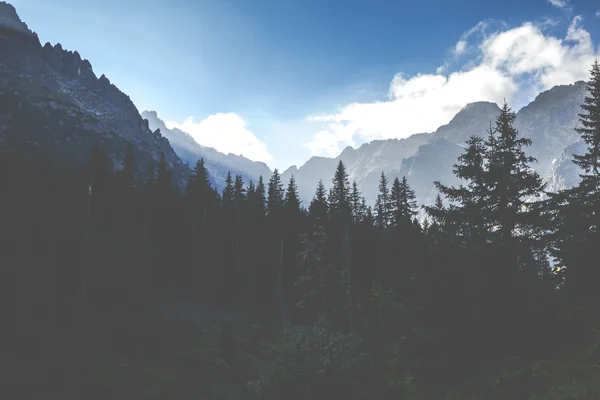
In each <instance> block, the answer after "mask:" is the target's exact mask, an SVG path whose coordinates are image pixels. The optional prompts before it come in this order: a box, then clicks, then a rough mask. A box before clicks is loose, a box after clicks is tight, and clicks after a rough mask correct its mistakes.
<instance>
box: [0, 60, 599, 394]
mask: <svg viewBox="0 0 600 400" xmlns="http://www.w3.org/2000/svg"><path fill="white" fill-rule="evenodd" d="M587 88H588V96H587V97H586V99H585V102H584V104H582V106H581V114H580V115H579V117H580V121H579V125H578V126H577V127H576V128H575V129H576V131H577V133H578V134H579V135H580V136H581V138H582V140H583V141H584V142H585V143H586V145H587V151H586V153H585V154H580V155H576V156H574V159H573V162H574V163H575V164H577V165H578V166H579V167H581V171H582V174H581V182H580V183H579V185H578V186H576V187H573V188H569V189H565V190H562V191H560V192H558V193H550V192H547V191H546V190H545V185H544V183H543V182H542V179H541V178H540V176H538V174H537V173H535V172H534V171H533V170H532V168H531V165H532V163H534V162H535V159H533V158H532V157H530V156H528V154H527V147H528V146H529V145H530V144H531V141H530V140H529V139H527V138H524V137H521V136H520V135H519V132H517V131H516V130H515V129H514V128H513V121H514V118H515V114H514V112H513V111H512V110H511V109H510V107H509V106H508V105H507V104H504V106H503V107H502V109H501V112H500V115H499V116H498V118H497V120H496V121H492V124H491V126H490V130H489V131H488V132H482V134H481V136H474V137H472V138H471V139H469V141H467V143H466V144H465V146H464V152H463V154H462V155H461V157H460V158H459V159H458V160H457V163H456V165H455V166H454V174H455V175H456V176H457V177H459V178H460V179H461V182H462V184H461V185H459V186H455V187H449V186H446V185H444V183H443V182H436V187H437V189H438V192H439V195H438V197H437V199H436V201H435V204H434V205H432V206H420V205H418V204H416V202H415V196H414V192H413V191H412V190H411V187H410V181H409V180H408V179H407V178H406V177H405V178H404V179H394V180H393V181H392V182H388V180H387V177H386V176H385V174H383V173H382V174H381V178H380V181H379V195H378V197H377V202H376V204H374V205H369V204H367V202H366V201H365V200H364V198H363V197H362V196H361V194H360V193H359V191H358V189H357V185H356V184H355V183H354V184H353V183H351V182H349V180H348V174H347V172H346V169H345V166H344V164H343V163H342V162H340V163H339V165H338V167H337V170H336V173H335V176H334V177H333V180H332V184H333V185H332V186H331V189H330V190H327V189H326V186H325V185H324V184H323V182H321V183H320V184H319V186H318V187H317V188H316V191H315V194H314V197H313V200H312V201H311V202H310V204H302V203H301V202H300V200H299V196H298V190H297V186H296V184H295V182H294V179H293V177H292V179H290V181H289V182H282V181H281V177H280V175H279V173H278V171H277V170H275V172H274V173H273V175H272V176H271V177H265V178H264V179H263V178H262V177H261V179H259V180H258V182H244V181H243V180H242V178H241V177H240V176H235V177H234V176H231V174H230V175H229V176H228V180H227V184H226V187H225V189H224V190H223V191H222V192H220V193H219V192H217V191H216V190H215V189H214V188H213V187H211V185H210V179H209V176H208V173H207V170H206V169H205V166H204V162H203V160H199V161H198V163H197V165H196V166H195V168H194V170H193V174H192V176H191V178H190V179H189V182H188V183H187V186H186V187H185V188H179V187H177V186H176V185H175V183H174V182H173V181H172V179H171V172H170V170H169V167H168V164H167V162H166V161H165V160H164V155H163V158H162V159H161V161H160V162H158V163H157V164H156V165H148V166H147V174H146V176H137V174H136V173H135V172H134V171H135V170H136V168H135V165H136V159H135V156H134V149H133V146H132V145H131V144H130V145H129V146H128V148H127V153H126V157H125V161H124V163H123V165H121V166H118V167H117V168H114V167H113V165H112V159H111V157H110V154H108V153H107V152H106V151H105V150H104V149H102V148H101V147H98V148H96V149H95V150H94V151H93V152H92V154H91V156H90V162H89V165H88V167H87V168H84V169H81V168H74V167H72V166H69V165H66V164H64V163H61V161H60V160H59V159H55V158H54V157H52V156H51V155H50V154H49V153H44V152H43V151H39V150H36V151H33V150H31V149H29V148H28V147H26V146H20V147H17V148H13V147H10V146H4V148H1V149H0V187H2V195H1V196H0V221H2V222H1V224H0V265H2V279H0V293H1V296H2V302H1V303H0V304H1V305H0V307H1V309H2V315H3V329H2V330H1V331H2V334H1V336H2V340H1V342H2V345H3V347H4V349H3V354H5V357H3V358H4V360H3V363H4V364H5V366H7V367H8V368H7V371H8V372H7V373H5V374H4V376H3V378H2V379H3V380H4V384H3V385H2V386H4V387H5V388H9V387H10V388H11V390H18V391H20V392H21V393H37V394H41V393H46V394H48V393H62V394H63V395H65V396H66V395H72V396H81V395H82V393H85V397H77V398H109V397H110V398H120V397H121V396H122V397H123V398H197V399H238V398H239V399H253V398H255V399H281V398H286V399H308V398H313V399H325V398H332V396H335V398H344V399H367V398H369V399H370V398H373V399H388V398H389V399H392V398H394V399H399V398H406V399H411V398H412V399H459V398H460V399H462V398H464V399H467V398H469V399H479V398H481V399H495V398H497V399H530V398H556V399H562V398H565V399H566V398H570V399H575V398H581V399H589V398H596V396H600V385H599V384H598V383H597V381H598V378H599V377H600V375H596V378H595V379H594V381H593V383H590V384H589V385H588V386H585V387H575V385H571V386H568V385H569V383H567V384H566V385H567V386H568V387H567V388H566V389H565V388H564V387H562V388H561V387H559V388H556V392H554V394H553V395H550V394H548V393H546V392H544V391H547V390H554V389H553V387H554V386H553V385H556V384H558V383H560V382H558V381H557V379H558V378H557V376H558V377H559V378H561V379H562V378H568V379H571V381H569V382H573V380H575V381H576V382H579V381H577V379H582V380H585V379H588V375H589V373H591V372H590V371H593V369H594V368H597V366H598V365H600V353H599V352H598V350H596V346H597V347H598V348H600V341H599V339H600V336H599V332H598V328H600V320H599V319H598V315H599V314H598V313H599V312H600V291H599V290H598V282H599V279H600V269H599V268H598V266H599V261H598V260H600V239H599V236H598V235H599V232H598V223H599V221H598V219H599V218H600V65H599V64H598V62H595V63H594V64H593V66H592V68H591V77H590V80H589V82H588V86H587ZM13 134H16V135H18V134H19V132H13ZM42 150H43V149H42ZM144 167H146V166H144ZM417 216H419V218H417ZM596 343H598V344H597V345H596ZM583 344H586V345H587V344H589V346H590V347H589V348H591V350H589V349H588V348H587V347H586V349H588V350H589V353H590V355H588V356H586V357H587V358H586V359H585V362H586V363H590V365H593V368H592V367H590V368H589V369H587V370H584V371H583V372H580V374H581V376H577V375H576V374H577V371H575V369H574V368H564V370H570V372H569V374H571V375H569V376H568V377H567V374H568V373H567V372H565V371H562V370H561V371H562V372H560V371H559V372H556V371H555V369H557V368H560V367H561V366H564V365H567V364H565V363H567V361H565V362H564V363H562V364H561V363H557V362H555V361H552V360H555V358H556V357H563V356H564V355H566V357H569V355H573V354H579V353H578V352H579V351H580V350H581V348H582V346H583ZM547 360H551V361H547ZM557 364H558V365H557ZM123 365H124V366H123ZM586 365H587V364H586ZM553 368H554V369H553ZM144 371H145V372H144ZM148 371H150V372H148ZM596 374H598V373H597V372H596ZM577 390H579V392H576V391H577ZM539 393H546V394H545V395H541V397H536V396H540V395H539ZM553 396H554V397H553ZM560 396H563V397H560ZM578 396H580V397H578Z"/></svg>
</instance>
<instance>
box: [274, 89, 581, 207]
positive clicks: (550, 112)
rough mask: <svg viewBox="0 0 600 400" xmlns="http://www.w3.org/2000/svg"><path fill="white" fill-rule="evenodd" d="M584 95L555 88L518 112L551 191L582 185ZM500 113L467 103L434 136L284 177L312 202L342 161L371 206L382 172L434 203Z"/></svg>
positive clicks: (380, 144) (346, 154) (365, 149)
mask: <svg viewBox="0 0 600 400" xmlns="http://www.w3.org/2000/svg"><path fill="white" fill-rule="evenodd" d="M585 94H586V89H585V83H584V82H577V83H575V84H572V85H565V86H556V87H554V88H552V89H550V90H548V91H545V92H543V93H540V94H539V95H538V96H537V97H536V99H535V100H534V101H532V102H531V103H530V104H528V105H527V106H525V107H523V108H522V109H521V110H519V111H518V113H517V118H516V121H515V127H516V128H517V129H518V130H519V132H520V133H521V134H522V135H523V136H525V137H528V138H530V139H531V140H532V142H533V144H532V146H531V147H529V148H528V149H527V151H528V153H529V154H531V155H532V156H534V157H536V158H537V160H538V162H537V163H536V164H533V167H534V169H536V170H537V171H538V173H539V174H540V175H541V176H542V177H543V178H544V179H545V180H546V181H547V182H548V189H549V190H557V189H560V188H563V187H569V186H572V185H574V184H576V183H577V182H578V179H579V178H578V174H579V171H578V169H577V167H576V166H575V165H573V164H572V163H571V161H570V160H571V158H572V157H571V155H572V153H573V152H575V153H581V152H582V151H583V150H582V149H583V147H582V145H581V143H580V142H579V136H578V134H577V133H576V132H575V131H574V128H575V127H576V126H577V121H578V113H579V112H580V105H581V104H582V103H583V98H584V97H585ZM499 112H500V108H499V107H498V105H497V104H495V103H490V102H477V103H472V104H468V105H467V106H465V107H464V108H463V109H462V110H461V111H460V112H458V114H456V116H455V117H454V118H453V119H452V120H451V121H450V122H449V123H448V124H447V125H444V126H441V127H440V128H438V129H437V130H436V131H435V132H433V133H421V134H416V135H412V136H409V137H408V138H406V139H400V140H397V139H390V140H382V141H374V142H371V143H368V144H364V145H362V146H360V148H358V149H356V150H355V149H352V148H347V149H345V150H344V151H343V152H342V154H340V156H338V157H337V158H335V159H333V158H325V157H313V158H311V159H310V160H308V161H307V162H306V163H305V164H304V165H303V166H301V167H300V168H297V167H295V166H294V167H292V168H291V169H289V170H287V171H286V172H285V173H284V176H286V175H290V174H292V173H293V174H295V175H296V178H297V181H298V186H299V189H300V193H301V194H302V198H303V200H304V201H305V202H308V201H310V199H311V197H312V195H313V193H314V190H315V188H316V186H317V183H318V181H319V179H323V182H324V183H325V186H326V187H327V188H329V187H330V186H331V178H332V177H333V173H334V170H335V167H336V165H337V163H338V161H339V160H342V161H343V162H344V164H345V165H346V167H347V170H348V173H349V176H350V180H351V181H356V183H357V184H358V186H359V188H360V190H361V192H362V193H363V195H364V196H365V197H366V199H367V200H368V201H369V203H370V204H373V203H374V201H375V199H376V197H377V186H378V185H377V181H378V179H379V176H380V175H381V172H382V171H383V172H385V173H386V175H388V180H389V181H392V180H393V179H394V178H395V177H399V178H402V176H406V177H407V178H408V180H409V183H410V185H411V186H412V187H413V189H415V192H416V195H417V199H418V201H419V203H421V204H431V203H432V202H433V201H434V200H435V196H436V195H437V191H436V190H435V187H434V184H433V182H434V181H438V180H439V181H441V182H443V183H444V184H446V185H452V184H456V183H458V180H457V179H456V177H455V176H454V174H453V172H452V169H453V168H452V167H453V165H454V164H455V163H456V162H457V158H458V156H460V155H461V154H462V152H463V150H464V143H465V141H466V140H467V139H468V138H469V137H470V136H472V135H481V136H485V135H486V134H487V132H488V131H489V129H490V124H492V125H493V124H494V121H495V119H496V117H497V116H498V114H499Z"/></svg>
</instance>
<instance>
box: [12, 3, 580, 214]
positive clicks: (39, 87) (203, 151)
mask: <svg viewBox="0 0 600 400" xmlns="http://www.w3.org/2000/svg"><path fill="white" fill-rule="evenodd" d="M0 56H1V59H0V101H1V104H2V106H1V108H0V143H3V142H10V141H12V142H14V143H13V144H15V145H28V146H32V147H35V148H40V149H42V150H44V151H51V152H54V153H57V154H60V155H61V156H62V157H64V158H65V159H66V160H69V161H70V162H76V163H84V162H85V161H86V160H87V159H88V157H89V154H90V152H91V149H92V148H93V147H94V146H102V147H104V148H106V149H107V150H109V153H110V154H111V155H112V157H113V162H114V163H115V165H116V166H118V165H119V164H120V163H121V162H122V159H123V154H124V149H125V146H126V144H127V143H128V142H129V143H132V144H133V145H134V148H135V151H136V156H137V157H138V161H139V162H138V169H139V171H138V173H139V174H140V176H142V175H143V174H144V173H145V171H147V168H148V165H149V164H150V163H151V162H154V163H155V162H157V160H158V159H159V157H160V155H161V153H164V154H165V158H166V160H167V161H168V163H169V165H170V166H171V167H172V169H173V171H174V175H175V179H176V180H177V182H178V183H179V184H180V185H182V186H183V184H184V182H185V181H186V178H187V176H188V175H189V172H190V168H193V166H194V164H195V162H196V161H197V160H198V159H199V158H204V159H205V162H206V165H207V167H208V170H209V173H210V175H211V178H212V181H213V183H214V184H215V185H216V187H217V188H218V189H219V190H220V189H222V187H223V185H224V181H225V178H226V176H227V172H228V171H231V173H232V175H237V174H240V175H242V176H243V178H244V180H245V181H246V182H248V181H249V180H253V181H255V182H256V181H257V180H258V177H259V176H261V175H262V176H263V178H264V179H265V181H266V180H268V178H269V175H270V174H271V173H272V171H271V170H270V169H269V168H268V167H267V165H266V164H264V163H261V162H254V161H251V160H249V159H247V158H245V157H243V156H241V155H234V154H223V153H220V152H218V151H217V150H215V149H212V148H209V147H205V146H202V145H200V144H198V143H197V142H196V141H195V140H194V139H193V137H192V136H191V135H189V134H188V133H186V132H183V131H181V130H179V129H177V128H174V129H168V128H167V127H166V126H165V123H164V122H163V121H162V120H161V119H160V118H159V114H158V113H157V112H155V111H144V112H142V113H141V114H140V113H139V111H138V110H137V108H136V106H135V105H134V104H133V102H132V101H131V99H130V98H129V97H128V96H127V95H126V94H125V93H123V92H121V91H120V90H119V89H118V88H117V87H116V86H114V85H113V84H111V83H110V81H109V79H108V78H107V77H105V76H104V75H102V76H100V77H97V76H96V74H95V73H94V71H93V69H92V65H91V63H90V62H89V61H87V60H84V59H82V58H81V56H80V55H79V53H77V52H76V51H75V52H72V51H67V50H65V49H63V48H62V46H61V45H60V44H56V45H54V46H52V45H50V44H49V43H46V44H45V45H44V46H42V45H41V43H40V42H39V39H38V37H37V35H36V34H35V33H33V32H32V31H31V30H30V29H29V28H28V26H27V25H26V24H25V23H24V22H23V21H21V19H20V18H19V16H18V15H17V13H16V11H15V9H14V8H13V7H12V6H11V5H9V4H7V3H4V2H0ZM584 94H585V86H584V83H583V82H576V83H574V84H572V85H566V86H557V87H554V88H552V89H550V90H548V91H545V92H543V93H540V94H539V95H538V96H537V97H536V99H535V100H534V101H533V102H531V103H530V104H529V105H527V106H525V107H523V108H522V109H521V110H519V112H518V116H517V120H516V124H515V126H516V128H517V129H518V130H519V131H520V132H521V134H523V135H524V136H526V137H528V138H530V139H532V141H533V145H532V146H531V148H530V149H529V150H530V152H531V154H532V155H533V156H534V157H536V158H537V159H538V163H537V164H536V165H534V168H535V169H536V170H537V171H538V172H539V173H540V174H541V175H542V177H544V179H546V180H547V181H548V183H549V189H554V190H555V189H558V188H561V187H565V186H571V185H573V184H574V183H575V182H576V181H577V179H578V177H577V174H578V171H577V169H576V168H575V167H574V165H572V164H571V162H570V155H571V154H572V153H573V152H574V151H575V152H577V151H580V149H579V147H580V146H581V145H580V144H579V142H578V141H577V140H578V135H577V134H576V133H575V131H574V128H575V127H576V124H577V118H578V116H577V114H578V112H579V109H580V104H581V103H582V102H583V98H584ZM498 112H499V108H498V105H496V104H494V103H489V102H477V103H473V104H469V105H467V106H465V107H464V108H463V109H462V110H461V111H460V112H459V113H458V114H457V115H456V116H455V117H454V118H453V119H452V120H451V121H450V122H449V123H448V124H447V125H444V126H442V127H440V128H438V129H437V130H436V131H435V132H430V133H415V134H414V135H412V136H409V137H407V138H405V139H390V140H376V141H373V142H370V143H366V144H363V145H362V146H360V147H359V148H358V149H353V148H351V147H348V148H346V149H345V150H344V151H343V152H342V153H341V154H340V155H339V156H338V157H336V158H326V157H312V158H311V159H309V160H308V161H307V162H306V163H305V164H304V165H302V166H300V167H299V168H298V167H296V166H292V167H290V168H288V169H287V170H286V171H284V172H283V173H282V178H283V180H284V181H287V180H289V179H290V177H291V176H292V175H294V176H295V178H296V181H297V184H298V187H299V191H300V195H301V198H302V200H303V201H304V205H305V206H307V205H308V202H309V201H310V199H311V198H312V196H313V193H314V190H315V188H316V186H317V183H318V181H319V180H320V179H322V180H323V181H324V183H325V185H326V187H329V186H330V183H331V178H332V176H333V172H334V169H335V166H336V165H337V163H338V161H339V160H342V161H343V162H344V164H345V165H346V167H347V169H348V172H349V175H350V180H351V181H356V182H357V184H358V185H359V188H360V190H361V191H362V193H363V195H364V196H365V197H366V199H367V200H368V201H369V203H371V204H372V203H373V202H374V201H375V198H376V194H377V181H378V179H379V177H380V175H381V172H385V173H386V174H387V175H388V179H389V180H390V181H391V180H392V179H393V178H394V177H402V176H406V177H407V178H408V180H409V183H410V185H411V186H412V187H413V188H414V189H415V191H416V194H417V198H418V201H419V203H430V202H431V201H432V200H433V199H434V198H435V194H436V193H435V190H434V189H433V188H434V185H433V182H434V181H436V180H441V181H443V182H444V183H445V184H452V183H456V178H455V177H454V175H453V173H452V165H453V164H454V163H455V162H456V158H457V157H458V156H459V155H460V153H461V152H462V150H463V148H462V145H463V143H464V142H465V141H466V140H467V138H468V137H469V136H471V135H474V134H477V135H485V134H486V131H487V130H488V129H489V127H490V122H491V121H493V120H494V119H495V117H496V116H497V114H498ZM17 127H18V128H20V130H22V131H25V132H27V137H15V136H14V135H11V132H14V131H16V130H17V129H16V128H17ZM23 128H25V129H23Z"/></svg>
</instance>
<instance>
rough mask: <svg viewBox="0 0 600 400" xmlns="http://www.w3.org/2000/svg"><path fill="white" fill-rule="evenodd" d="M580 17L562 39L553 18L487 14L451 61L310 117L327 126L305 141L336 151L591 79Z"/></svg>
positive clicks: (593, 52)
mask: <svg viewBox="0 0 600 400" xmlns="http://www.w3.org/2000/svg"><path fill="white" fill-rule="evenodd" d="M554 3H556V4H555V5H557V6H559V4H564V5H565V6H566V5H567V3H566V2H562V1H558V0H554ZM581 22H582V19H581V17H579V16H577V17H575V18H574V19H573V20H572V22H571V24H570V26H569V27H568V30H567V32H566V35H565V36H564V37H563V38H558V37H554V36H551V35H548V34H546V33H545V31H544V29H545V27H546V26H547V25H552V24H548V23H542V24H534V23H531V22H527V23H524V24H523V25H521V26H518V27H516V28H511V29H509V28H507V27H506V26H502V27H501V28H500V29H498V30H495V31H491V32H490V27H489V25H490V24H489V23H488V22H487V21H482V22H480V23H479V24H477V25H476V26H475V27H473V28H472V29H470V30H469V31H467V32H465V34H463V35H462V37H461V38H460V40H459V41H458V42H457V43H456V45H455V46H453V48H452V49H451V51H450V53H451V54H452V57H451V60H450V61H447V62H446V63H445V64H444V65H442V66H441V67H439V68H438V69H437V70H436V73H435V74H417V75H415V76H412V77H407V76H406V75H404V74H403V73H398V74H396V75H395V76H394V77H393V79H392V81H391V84H390V87H389V95H388V97H389V100H387V101H380V102H374V103H354V104H349V105H347V106H345V107H342V108H341V109H340V110H338V112H336V113H335V114H331V115H323V116H318V117H314V116H313V117H310V118H309V120H311V121H313V122H318V123H321V124H322V128H321V129H320V130H319V131H318V132H317V133H316V134H315V135H314V137H313V139H312V141H310V142H308V143H306V144H305V146H306V147H308V148H309V150H310V151H311V153H312V154H313V155H323V156H337V155H338V154H339V153H340V152H341V150H342V149H343V148H345V147H346V146H355V145H356V143H357V142H365V141H370V140H374V139H388V138H403V137H407V136H409V135H411V134H414V133H420V132H432V131H434V130H435V129H437V128H438V127H440V126H441V125H444V124H446V123H448V122H449V121H450V119H451V118H452V117H453V116H454V115H455V114H456V113H457V112H458V111H460V109H461V108H462V107H464V106H465V105H467V104H468V103H471V102H475V101H492V102H496V103H501V102H502V101H503V100H504V99H506V100H507V101H508V102H509V103H510V105H511V106H512V107H513V108H517V107H519V106H521V105H523V103H524V102H528V101H530V100H532V98H533V97H534V96H535V94H537V93H539V91H542V90H546V89H549V88H551V87H553V86H555V85H561V84H571V83H574V82H575V81H577V80H582V79H583V80H585V79H587V78H588V74H589V73H588V70H589V68H590V65H591V64H592V62H593V61H594V58H595V57H597V56H598V50H597V49H596V48H594V44H593V42H592V40H591V37H590V34H589V32H587V31H586V30H585V29H583V28H582V26H581ZM461 58H462V59H463V62H464V61H465V60H464V59H467V60H466V61H467V62H466V63H465V64H463V66H462V67H461V68H459V69H458V70H456V71H454V72H451V73H445V71H447V70H448V67H449V65H450V63H451V62H456V60H458V59H461Z"/></svg>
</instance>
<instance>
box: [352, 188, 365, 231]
mask: <svg viewBox="0 0 600 400" xmlns="http://www.w3.org/2000/svg"><path fill="white" fill-rule="evenodd" d="M350 206H351V208H352V219H353V220H354V221H355V222H358V221H360V220H361V219H362V216H363V210H362V208H361V195H360V192H359V190H358V185H357V184H356V182H352V191H351V192H350Z"/></svg>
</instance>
